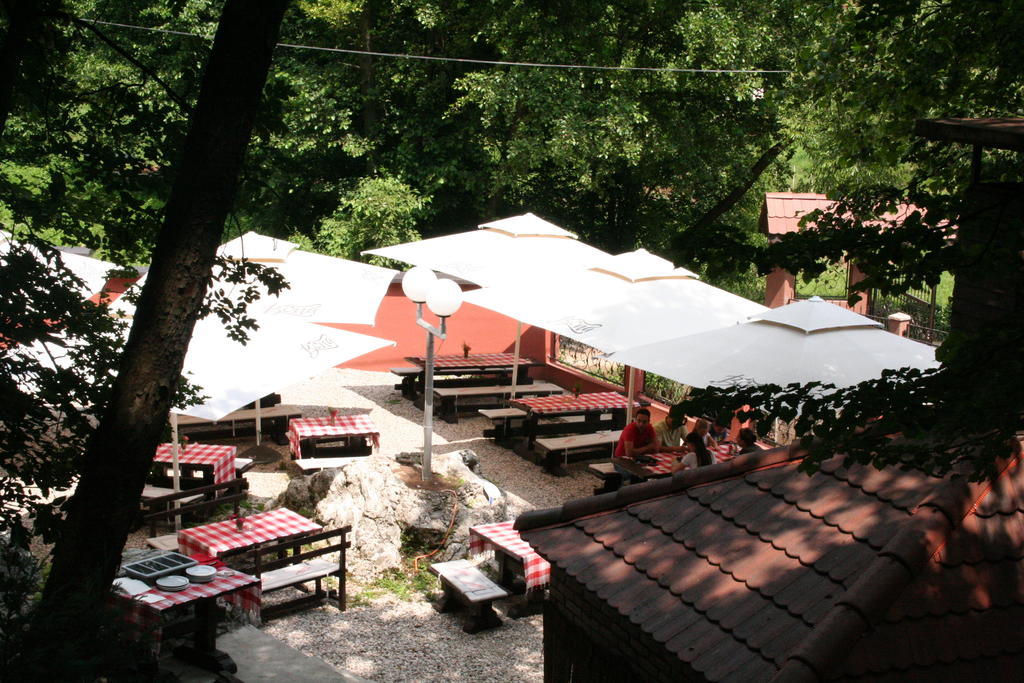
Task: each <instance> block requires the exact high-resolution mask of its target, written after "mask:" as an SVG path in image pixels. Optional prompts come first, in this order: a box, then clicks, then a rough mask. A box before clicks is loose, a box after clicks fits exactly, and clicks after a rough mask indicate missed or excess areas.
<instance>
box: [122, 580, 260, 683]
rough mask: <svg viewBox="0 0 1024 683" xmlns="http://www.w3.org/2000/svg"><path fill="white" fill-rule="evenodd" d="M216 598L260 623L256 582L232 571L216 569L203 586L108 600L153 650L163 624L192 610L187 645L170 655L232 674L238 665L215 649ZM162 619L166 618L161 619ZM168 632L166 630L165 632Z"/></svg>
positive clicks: (157, 590)
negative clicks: (144, 635)
mask: <svg viewBox="0 0 1024 683" xmlns="http://www.w3.org/2000/svg"><path fill="white" fill-rule="evenodd" d="M217 598H222V599H224V600H227V601H228V602H230V603H232V604H234V605H235V606H237V607H239V608H241V609H242V610H244V611H245V612H246V613H247V614H248V615H249V616H250V618H252V619H253V620H254V621H255V622H256V623H259V620H260V600H261V589H260V580H259V579H257V578H256V577H255V576H250V575H248V574H244V573H242V572H239V571H235V570H232V569H222V570H220V571H219V572H218V573H217V575H216V576H214V578H213V579H211V580H210V581H208V582H206V583H190V584H189V585H188V586H187V587H185V588H184V589H183V590H180V591H174V592H170V591H163V590H160V589H159V588H155V587H153V588H150V589H149V590H148V591H145V592H143V593H139V594H137V595H134V596H128V595H126V594H124V593H120V592H113V593H111V601H112V603H113V604H114V606H116V607H117V608H118V609H120V610H121V611H122V616H123V618H124V619H125V621H127V622H128V623H129V624H131V625H133V626H134V627H135V628H136V629H137V630H138V632H140V633H147V634H149V635H150V637H151V638H152V639H153V641H154V646H155V648H156V650H157V651H159V648H160V642H161V640H162V637H163V635H164V623H165V621H167V618H172V617H173V616H174V615H175V614H176V613H178V612H183V611H184V609H185V608H187V607H193V608H194V613H195V618H194V623H193V624H192V627H191V631H188V632H191V633H192V635H193V638H192V644H191V645H183V646H180V647H176V648H175V649H174V656H175V657H177V658H178V659H181V660H182V661H186V662H189V663H190V664H194V665H196V666H199V667H202V668H204V669H207V670H209V671H215V672H216V671H228V672H230V673H235V672H237V671H238V666H237V665H236V664H235V662H234V661H232V659H231V657H230V656H228V654H227V653H226V652H222V651H220V650H218V649H217V648H216V645H217V623H218V620H219V615H220V609H219V608H218V607H217V604H216V603H217ZM165 616H166V618H165ZM168 630H170V629H168Z"/></svg>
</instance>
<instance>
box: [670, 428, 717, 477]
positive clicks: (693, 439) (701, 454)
mask: <svg viewBox="0 0 1024 683" xmlns="http://www.w3.org/2000/svg"><path fill="white" fill-rule="evenodd" d="M686 446H687V447H688V448H689V449H690V452H689V453H687V454H686V455H684V456H683V457H682V458H681V459H680V460H679V462H676V463H674V464H673V465H672V471H673V472H678V471H679V470H686V469H689V470H692V469H694V468H697V467H704V466H706V465H713V464H715V458H714V456H712V455H711V451H709V450H708V447H707V446H705V445H704V439H703V438H702V437H701V435H700V434H698V433H697V432H696V431H692V432H690V433H689V434H687V435H686Z"/></svg>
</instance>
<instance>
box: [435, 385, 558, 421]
mask: <svg viewBox="0 0 1024 683" xmlns="http://www.w3.org/2000/svg"><path fill="white" fill-rule="evenodd" d="M564 391H565V390H564V389H562V387H560V386H558V385H557V384H551V383H549V382H537V383H534V384H522V385H519V386H517V387H516V395H517V396H547V395H549V394H561V393H564ZM511 394H512V385H511V384H500V385H492V386H483V387H438V388H435V389H434V399H435V401H434V403H435V405H434V409H435V411H436V412H438V413H439V416H440V418H441V419H442V420H444V421H445V422H450V423H453V424H454V423H456V422H458V421H459V411H460V406H459V401H460V400H463V401H464V400H466V399H483V400H484V403H476V404H473V405H472V406H470V407H471V409H473V410H476V409H479V408H503V407H504V403H505V401H506V400H508V398H509V396H511Z"/></svg>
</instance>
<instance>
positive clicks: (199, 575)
mask: <svg viewBox="0 0 1024 683" xmlns="http://www.w3.org/2000/svg"><path fill="white" fill-rule="evenodd" d="M216 575H217V570H216V569H214V568H213V567H211V566H210V565H208V564H197V565H196V566H194V567H189V568H188V569H186V570H185V576H187V577H188V579H189V581H192V582H193V583H206V582H207V581H210V580H212V579H213V577H214V576H216Z"/></svg>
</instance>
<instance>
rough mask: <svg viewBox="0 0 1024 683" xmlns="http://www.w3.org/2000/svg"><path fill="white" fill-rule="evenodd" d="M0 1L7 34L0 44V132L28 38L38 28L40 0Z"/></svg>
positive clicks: (10, 101) (42, 9) (41, 10)
mask: <svg viewBox="0 0 1024 683" xmlns="http://www.w3.org/2000/svg"><path fill="white" fill-rule="evenodd" d="M2 4H3V8H4V10H5V13H6V14H7V35H5V36H4V43H3V45H2V46H0V135H3V132H4V128H6V127H7V117H8V116H9V115H10V113H11V107H12V106H13V102H14V93H15V91H16V90H17V84H18V80H19V76H20V72H21V63H22V60H23V59H24V57H25V51H26V50H27V49H28V44H29V38H30V37H31V36H32V34H33V33H35V32H36V31H37V30H38V27H39V21H40V15H41V13H42V12H43V11H44V3H40V2H37V1H36V0H5V1H4V2H3V3H2Z"/></svg>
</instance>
